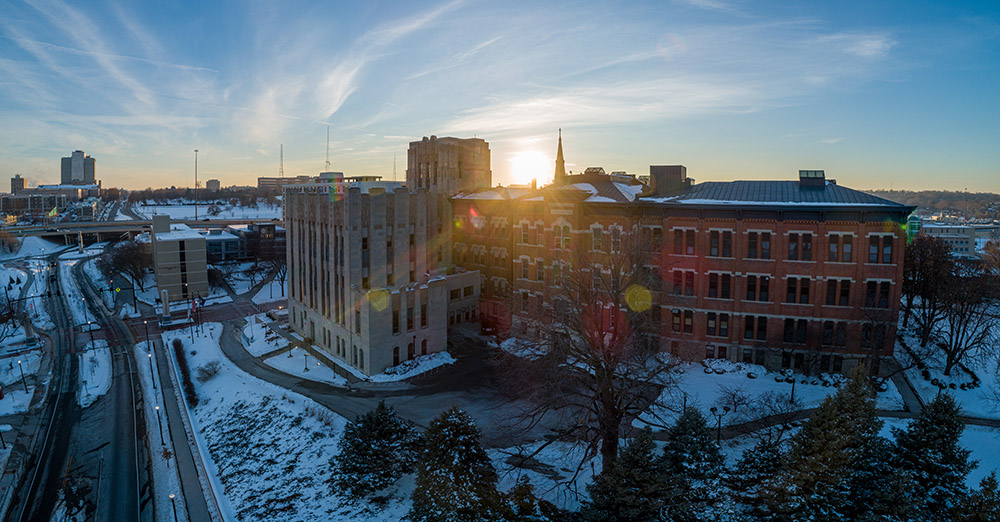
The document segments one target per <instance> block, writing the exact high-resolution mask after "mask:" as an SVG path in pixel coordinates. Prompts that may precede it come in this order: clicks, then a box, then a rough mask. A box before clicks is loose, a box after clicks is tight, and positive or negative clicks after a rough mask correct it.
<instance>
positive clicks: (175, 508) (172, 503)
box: [170, 493, 177, 522]
mask: <svg viewBox="0 0 1000 522" xmlns="http://www.w3.org/2000/svg"><path fill="white" fill-rule="evenodd" d="M170 505H171V506H173V507H174V522H177V503H176V502H175V501H174V494H173V493H171V494H170Z"/></svg>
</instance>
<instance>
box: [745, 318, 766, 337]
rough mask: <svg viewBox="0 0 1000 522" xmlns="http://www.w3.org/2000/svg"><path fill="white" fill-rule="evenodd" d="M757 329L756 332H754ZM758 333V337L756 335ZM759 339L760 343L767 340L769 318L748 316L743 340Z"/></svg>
mask: <svg viewBox="0 0 1000 522" xmlns="http://www.w3.org/2000/svg"><path fill="white" fill-rule="evenodd" d="M755 329H756V332H755V331H754V330H755ZM755 333H756V335H754V334H755ZM755 337H756V338H757V340H759V341H765V340H767V317H764V316H756V317H755V316H752V315H748V316H746V322H745V323H744V329H743V338H744V339H753V338H755Z"/></svg>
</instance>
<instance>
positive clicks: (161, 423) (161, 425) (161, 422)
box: [156, 406, 166, 446]
mask: <svg viewBox="0 0 1000 522" xmlns="http://www.w3.org/2000/svg"><path fill="white" fill-rule="evenodd" d="M156 424H158V425H159V426H160V446H165V445H166V443H165V442H163V421H162V420H160V407H159V406H156Z"/></svg>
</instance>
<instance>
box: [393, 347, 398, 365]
mask: <svg viewBox="0 0 1000 522" xmlns="http://www.w3.org/2000/svg"><path fill="white" fill-rule="evenodd" d="M398 364H399V347H398V346H396V347H395V348H393V349H392V365H393V366H396V365H398Z"/></svg>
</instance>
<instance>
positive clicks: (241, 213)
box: [132, 203, 281, 220]
mask: <svg viewBox="0 0 1000 522" xmlns="http://www.w3.org/2000/svg"><path fill="white" fill-rule="evenodd" d="M212 206H216V207H218V208H219V214H218V215H216V216H212V215H210V214H209V213H208V209H209V207H212ZM132 209H133V210H135V211H136V213H138V214H139V215H143V216H146V217H150V216H152V215H153V214H167V215H169V216H170V219H194V205H137V206H134V207H132ZM204 218H212V219H261V220H270V219H281V205H268V204H266V203H258V204H257V206H256V207H242V206H238V205H237V206H233V205H230V204H228V203H199V204H198V219H204Z"/></svg>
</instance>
